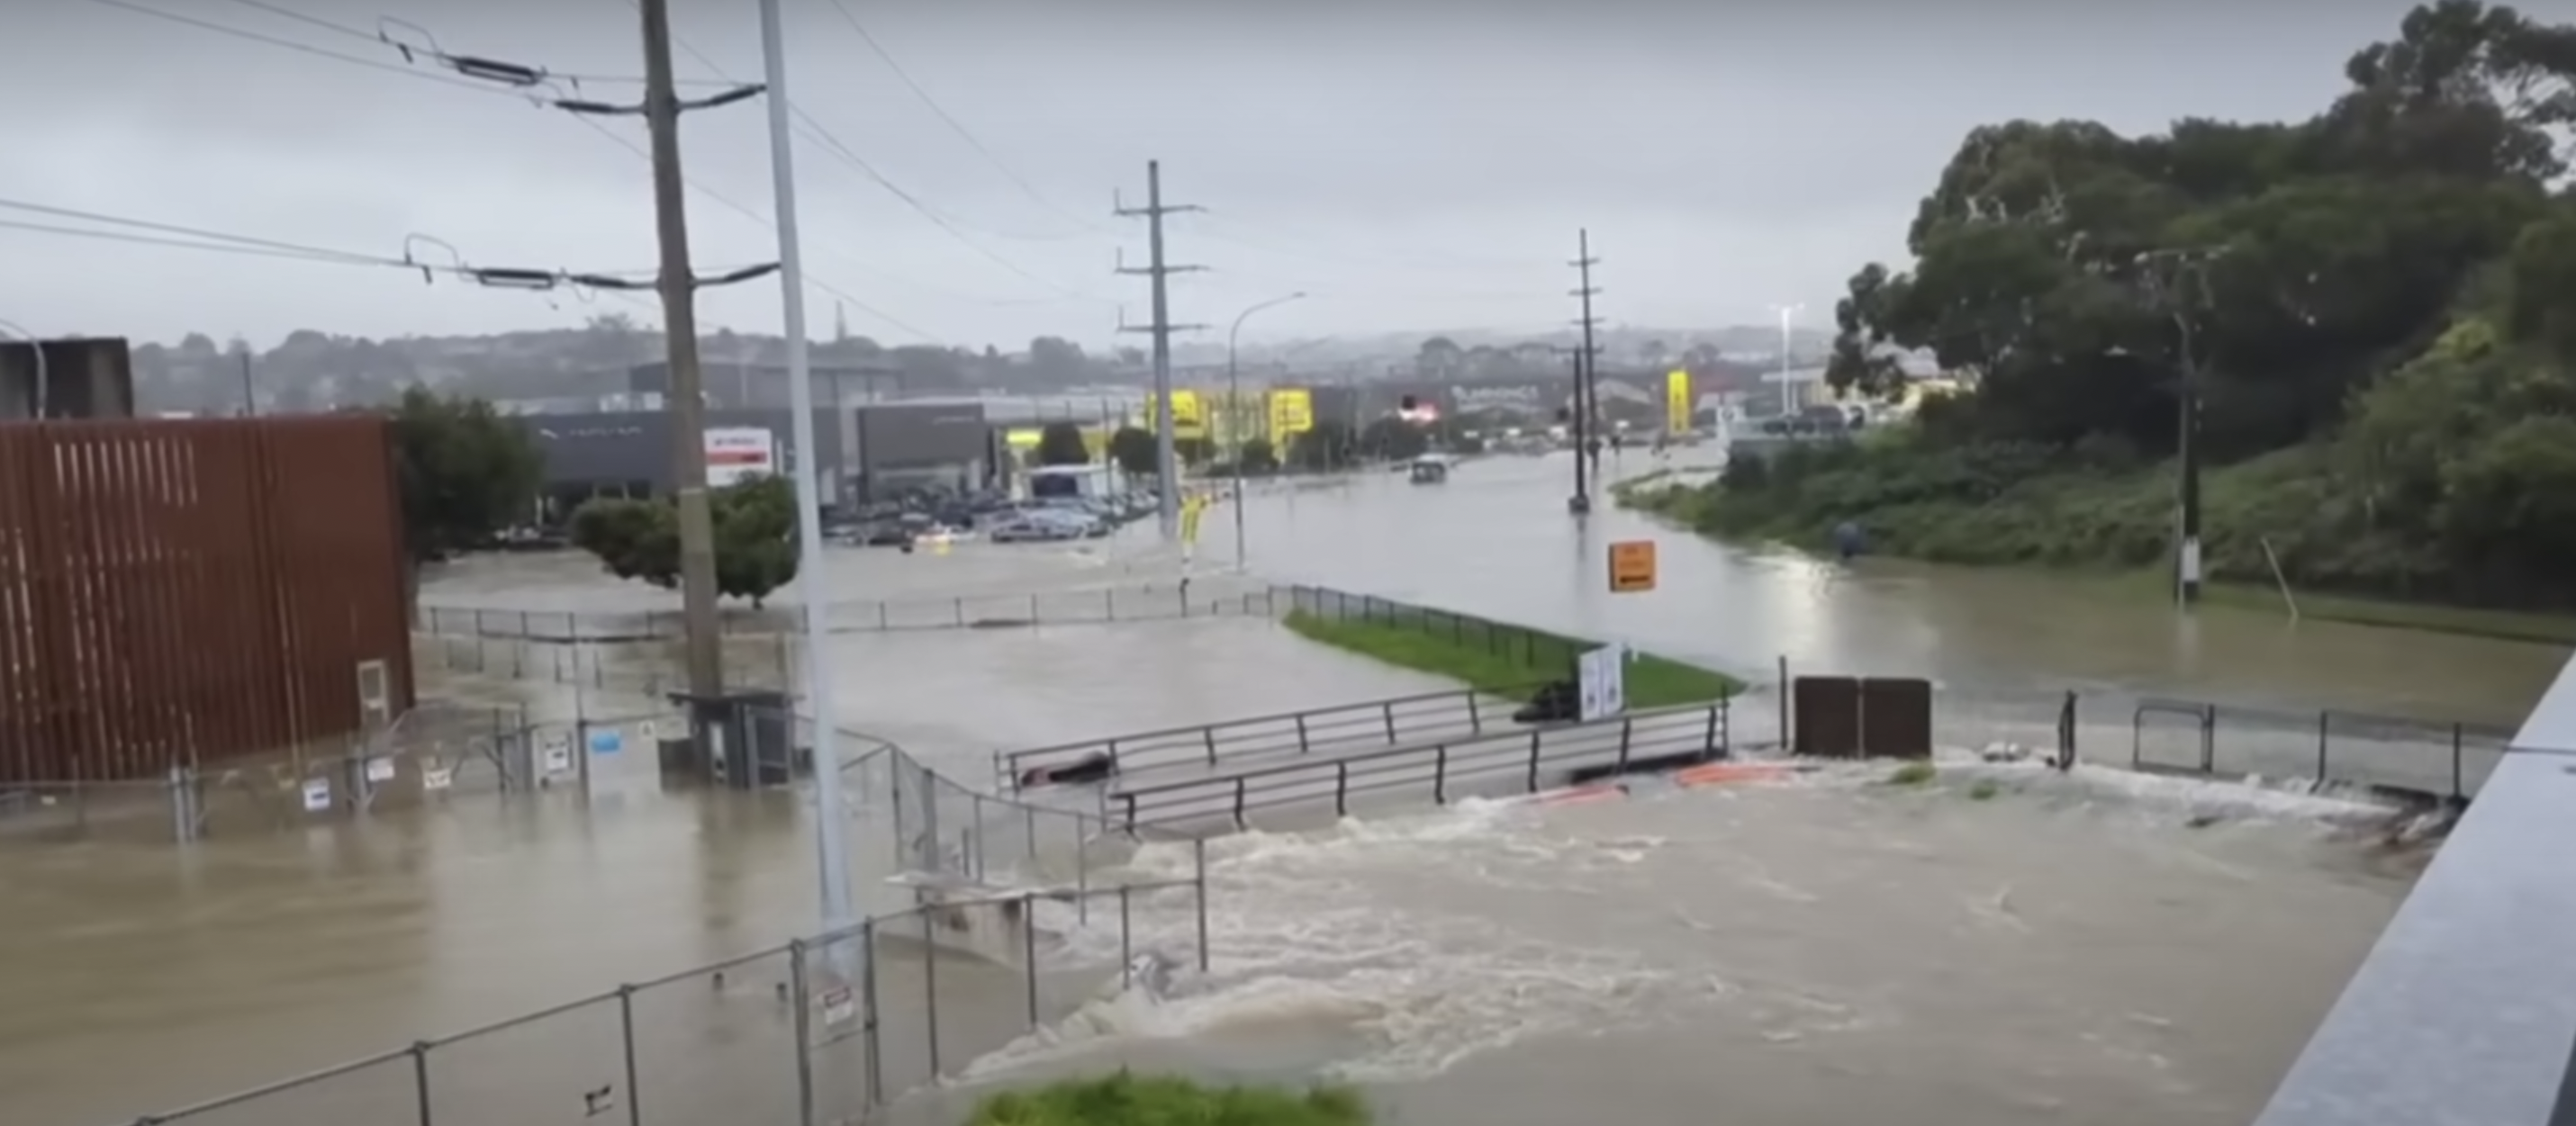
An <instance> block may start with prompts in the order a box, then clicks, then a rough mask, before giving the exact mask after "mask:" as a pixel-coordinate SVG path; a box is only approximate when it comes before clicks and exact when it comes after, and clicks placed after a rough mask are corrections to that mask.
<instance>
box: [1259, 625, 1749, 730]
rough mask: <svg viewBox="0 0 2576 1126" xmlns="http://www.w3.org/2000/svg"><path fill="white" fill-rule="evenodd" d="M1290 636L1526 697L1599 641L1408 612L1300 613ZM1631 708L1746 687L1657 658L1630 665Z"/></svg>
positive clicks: (1643, 657) (1702, 698) (1692, 700)
mask: <svg viewBox="0 0 2576 1126" xmlns="http://www.w3.org/2000/svg"><path fill="white" fill-rule="evenodd" d="M1286 625H1287V626H1288V629H1289V631H1290V632H1292V633H1295V634H1296V635H1297V636H1299V637H1303V638H1305V639H1307V640H1308V641H1313V642H1316V643H1318V644H1323V645H1330V646H1332V647H1333V648H1335V649H1340V650H1343V651H1345V652H1350V653H1357V654H1359V655H1360V656H1363V657H1368V658H1370V659H1372V660H1376V661H1382V662H1384V663H1386V664H1390V665H1394V666H1396V667H1398V668H1407V669H1412V670H1414V671H1416V672H1427V673H1432V674H1434V675H1438V676H1445V677H1448V678H1450V679H1451V680H1456V681H1459V682H1461V683H1464V684H1466V685H1467V686H1468V687H1471V688H1474V689H1476V690H1478V691H1481V692H1489V693H1492V694H1494V695H1497V696H1504V697H1508V698H1511V699H1515V700H1519V699H1527V698H1528V697H1529V695H1530V692H1531V691H1532V690H1533V689H1534V688H1536V687H1537V686H1538V684H1540V683H1541V682H1545V681H1550V680H1562V679H1566V678H1568V677H1571V676H1573V675H1574V658H1575V655H1576V654H1579V653H1582V652H1584V651H1586V650H1590V649H1598V648H1600V647H1601V643H1600V642H1597V641H1586V640H1583V639H1581V638H1573V637H1565V636H1562V635H1559V634H1552V633H1545V632H1542V631H1539V630H1533V629H1526V628H1524V627H1521V626H1515V625H1506V624H1503V623H1500V622H1490V621H1486V620H1484V619H1481V618H1468V617H1463V616H1456V615H1450V614H1445V613H1436V612H1432V613H1425V612H1421V611H1415V610H1412V609H1411V608H1407V609H1406V610H1405V612H1404V615H1400V616H1398V617H1395V618H1392V619H1360V618H1328V617H1324V616H1322V615H1320V614H1312V613H1308V612H1306V611H1303V610H1300V611H1297V612H1295V613H1291V614H1289V615H1288V617H1287V619H1286ZM1626 687H1627V690H1628V706H1629V707H1631V708H1664V707H1672V706H1674V705H1677V704H1700V703H1706V702H1708V701H1710V700H1716V699H1721V698H1724V697H1728V696H1733V695H1735V694H1736V693H1737V692H1739V691H1741V690H1743V687H1744V685H1743V684H1742V683H1741V682H1739V681H1737V680H1736V679H1735V678H1734V677H1731V676H1728V675H1726V674H1725V673H1721V672H1714V671H1711V670H1709V669H1704V668H1701V667H1699V666H1697V665H1686V664H1683V663H1681V662H1680V661H1676V660H1672V659H1671V658H1668V657H1658V656H1656V655H1654V654H1652V653H1638V654H1633V655H1632V656H1631V659H1630V660H1629V662H1628V672H1627V682H1626Z"/></svg>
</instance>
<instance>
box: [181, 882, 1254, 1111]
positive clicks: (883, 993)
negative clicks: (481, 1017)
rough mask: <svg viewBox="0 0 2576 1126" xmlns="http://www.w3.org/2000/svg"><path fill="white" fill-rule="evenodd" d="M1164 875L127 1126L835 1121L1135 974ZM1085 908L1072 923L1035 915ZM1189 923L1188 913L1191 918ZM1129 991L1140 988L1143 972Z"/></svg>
mask: <svg viewBox="0 0 2576 1126" xmlns="http://www.w3.org/2000/svg"><path fill="white" fill-rule="evenodd" d="M1198 861H1199V870H1198V872H1197V874H1196V875H1194V876H1193V877H1191V878H1188V879H1183V880H1164V881H1152V882H1136V883H1124V884H1119V885H1116V886H1112V887H1102V888H1094V889H1089V890H1087V891H1080V892H1076V891H1070V890H1062V889H1052V890H1031V891H1020V892H1014V893H1008V894H991V895H953V896H937V895H931V894H929V893H925V895H924V898H925V902H924V903H923V904H922V905H920V906H918V907H914V908H910V909H906V910H903V911H898V912H892V913H888V914H885V915H880V916H878V917H875V918H872V919H870V920H868V921H867V922H864V923H861V924H859V925H858V926H856V927H854V928H850V929H848V930H844V931H840V932H835V933H830V934H825V935H821V936H817V937H814V938H808V939H798V940H795V941H792V942H788V943H785V944H783V945H780V946H774V947H771V948H769V949H766V950H761V951H757V952H754V953H751V954H746V955H743V956H741V957H738V958H732V959H728V960H726V961H723V962H718V963H715V964H712V965H705V966H698V967H694V968H691V969H688V970H684V971H681V972H679V973H674V974H671V975H668V976H666V977H662V978H658V979H655V980H652V981H648V982H641V983H637V984H633V985H625V986H620V987H618V988H616V989H613V990H609V991H607V992H603V993H599V994H595V995H593V996H590V997H587V998H583V999H581V1000H578V1001H573V1002H569V1003H566V1004H561V1005H556V1006H553V1007H551V1008H546V1009H541V1010H538V1011H535V1012H531V1013H528V1014H526V1015H523V1016H519V1017H514V1018H511V1019H509V1020H504V1021H500V1022H497V1023H494V1024H490V1025H486V1026H484V1027H481V1028H477V1029H473V1030H471V1031H467V1032H461V1033H457V1034H455V1035H450V1036H442V1037H437V1038H434V1039H426V1040H421V1041H418V1042H415V1043H413V1044H411V1045H409V1046H407V1047H403V1048H400V1049H396V1050H394V1051H389V1052H385V1053H382V1054H379V1055H374V1056H369V1057H366V1058H363V1059H359V1060H354V1061H352V1062H350V1063H347V1064H343V1065H341V1066H339V1067H335V1068H329V1069H326V1070H323V1071H319V1072H315V1073H312V1074H309V1075H303V1076H298V1077H296V1078H293V1079H288V1080H285V1081H282V1082H278V1083H273V1084H269V1085H267V1086H263V1087H259V1088H256V1089H253V1090H249V1091H244V1092H242V1093H240V1094H236V1095H231V1096H227V1097H224V1098H220V1099H214V1100H211V1101H208V1102H203V1103H199V1104H196V1105H194V1106H189V1107H185V1108H181V1109H178V1110H173V1111H169V1112H166V1113H162V1114H155V1115H150V1116H147V1117H145V1118H144V1119H142V1121H144V1122H149V1123H155V1124H172V1126H178V1124H184V1126H350V1124H352V1123H368V1124H372V1126H441V1124H457V1126H464V1124H471V1126H486V1124H492V1123H540V1122H583V1121H587V1120H591V1119H601V1118H604V1119H606V1120H608V1121H614V1122H622V1123H626V1124H627V1126H709V1124H712V1123H723V1124H725V1126H764V1124H772V1126H791V1124H792V1126H838V1124H844V1123H856V1122H860V1121H862V1120H867V1119H870V1118H873V1117H874V1116H875V1115H876V1114H877V1113H878V1111H879V1110H880V1109H881V1108H883V1107H885V1106H887V1105H888V1104H890V1103H892V1102H894V1101H895V1100H896V1099H898V1098H900V1097H901V1096H903V1095H904V1094H906V1093H907V1092H911V1091H915V1090H919V1089H922V1088H925V1087H928V1086H930V1085H932V1084H935V1083H937V1082H938V1081H939V1080H940V1079H941V1078H942V1077H944V1076H949V1075H954V1074H956V1073H957V1072H958V1071H960V1070H961V1069H963V1068H964V1067H965V1066H966V1065H968V1064H969V1063H971V1062H973V1061H974V1060H976V1059H978V1058H981V1057H984V1056H986V1055H989V1054H991V1053H993V1052H996V1051H999V1050H1001V1049H1003V1048H1006V1047H1008V1046H1009V1045H1010V1044H1012V1043H1013V1042H1014V1041H1016V1040H1018V1039H1020V1038H1021V1037H1023V1036H1026V1035H1027V1034H1029V1033H1030V1032H1032V1031H1034V1030H1037V1029H1040V1028H1043V1027H1045V1026H1047V1025H1049V1024H1052V1023H1054V1022H1056V1021H1058V1020H1061V1019H1063V1018H1065V1017H1066V1016H1069V1015H1071V1014H1072V1013H1073V1012H1074V1011H1075V1010H1076V1009H1078V1008H1080V1007H1081V1006H1083V1005H1085V1004H1089V1003H1092V1002H1093V1001H1095V1000H1106V999H1108V998H1110V997H1112V996H1114V995H1115V994H1116V993H1117V992H1118V991H1122V990H1124V989H1125V988H1128V987H1129V986H1132V985H1135V984H1138V982H1137V980H1136V979H1137V976H1138V975H1139V974H1143V975H1146V976H1147V977H1149V978H1150V977H1154V976H1159V975H1162V974H1167V973H1169V972H1172V971H1175V970H1179V969H1183V968H1186V967H1188V966H1192V965H1195V966H1198V967H1200V968H1204V967H1205V965H1206V956H1207V937H1206V930H1205V927H1204V925H1203V924H1202V925H1200V926H1199V927H1198V928H1197V929H1196V932H1195V935H1194V936H1193V937H1191V938H1188V939H1185V940H1182V941H1179V942H1176V943H1173V944H1171V945H1170V946H1169V947H1156V946H1155V945H1153V944H1152V943H1151V942H1150V940H1149V938H1148V936H1146V935H1144V934H1142V933H1140V930H1139V928H1137V927H1136V926H1135V925H1134V922H1135V920H1136V918H1137V915H1138V906H1137V905H1138V904H1139V903H1140V902H1141V901H1143V900H1145V899H1146V898H1148V897H1156V898H1159V897H1161V896H1163V895H1166V894H1171V893H1178V894H1182V895H1186V896H1189V897H1191V898H1192V899H1193V901H1195V902H1204V897H1205V895H1206V886H1207V880H1206V873H1205V855H1204V853H1203V852H1202V853H1201V854H1200V855H1199V856H1198ZM1069 904H1072V905H1082V906H1085V907H1089V906H1092V905H1095V904H1096V905H1097V907H1098V909H1096V910H1088V911H1085V912H1083V913H1082V917H1085V918H1089V919H1095V920H1098V922H1097V923H1089V924H1086V923H1081V922H1076V921H1071V917H1070V916H1068V915H1067V913H1065V912H1063V911H1060V910H1054V909H1053V908H1057V907H1061V906H1064V905H1069ZM1197 915H1198V917H1199V918H1200V919H1202V920H1203V919H1204V918H1205V912H1204V911H1199V912H1197ZM1144 984H1147V985H1150V984H1152V983H1151V982H1150V981H1149V982H1146V983H1144Z"/></svg>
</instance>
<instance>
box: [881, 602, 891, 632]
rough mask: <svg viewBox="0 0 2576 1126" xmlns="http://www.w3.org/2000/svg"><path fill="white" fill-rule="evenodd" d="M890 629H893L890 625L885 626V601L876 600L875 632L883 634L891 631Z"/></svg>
mask: <svg viewBox="0 0 2576 1126" xmlns="http://www.w3.org/2000/svg"><path fill="white" fill-rule="evenodd" d="M891 628H893V627H892V626H890V625H888V624H887V622H886V604H885V600H884V599H878V600H877V632H878V633H884V632H885V631H886V630H888V629H891Z"/></svg>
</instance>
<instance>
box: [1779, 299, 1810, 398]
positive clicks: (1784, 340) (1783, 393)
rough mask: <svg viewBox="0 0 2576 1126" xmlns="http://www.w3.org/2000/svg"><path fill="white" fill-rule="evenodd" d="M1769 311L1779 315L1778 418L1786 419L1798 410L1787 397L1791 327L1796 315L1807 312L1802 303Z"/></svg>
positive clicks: (1781, 306) (1780, 306)
mask: <svg viewBox="0 0 2576 1126" xmlns="http://www.w3.org/2000/svg"><path fill="white" fill-rule="evenodd" d="M1771 311H1772V312H1774V313H1778V314H1780V416H1781V417H1783V418H1786V417H1788V416H1790V415H1793V414H1796V413H1798V408H1797V407H1796V406H1795V405H1793V404H1792V401H1791V399H1790V396H1789V338H1790V335H1791V326H1792V325H1794V324H1795V323H1796V321H1797V317H1798V314H1800V313H1803V312H1806V311H1807V306H1806V304H1805V303H1804V302H1801V303H1799V304H1795V305H1774V306H1771Z"/></svg>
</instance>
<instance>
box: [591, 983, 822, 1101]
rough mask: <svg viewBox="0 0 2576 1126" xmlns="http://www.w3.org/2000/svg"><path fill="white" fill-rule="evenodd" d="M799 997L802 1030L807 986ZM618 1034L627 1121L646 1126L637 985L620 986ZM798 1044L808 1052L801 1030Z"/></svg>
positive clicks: (802, 1052)
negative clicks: (639, 1072)
mask: <svg viewBox="0 0 2576 1126" xmlns="http://www.w3.org/2000/svg"><path fill="white" fill-rule="evenodd" d="M796 1000H797V1002H798V1004H797V1006H796V1013H797V1019H798V1021H799V1023H800V1029H801V1023H802V1021H803V1019H804V1013H805V1006H804V1004H803V1002H804V1000H805V991H804V989H802V988H799V989H797V991H796ZM617 1035H618V1039H619V1040H621V1041H623V1043H622V1044H621V1045H620V1049H621V1050H622V1051H623V1052H624V1054H625V1060H626V1124H627V1126H644V1086H643V1084H642V1083H641V1082H639V1081H638V1075H637V1071H636V1067H635V987H634V986H632V985H620V986H618V987H617ZM796 1043H797V1044H798V1048H797V1051H796V1054H797V1055H798V1056H799V1057H802V1056H803V1055H804V1054H805V1050H804V1048H803V1045H804V1043H805V1037H804V1036H803V1035H801V1033H800V1035H798V1036H797V1037H796Z"/></svg>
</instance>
